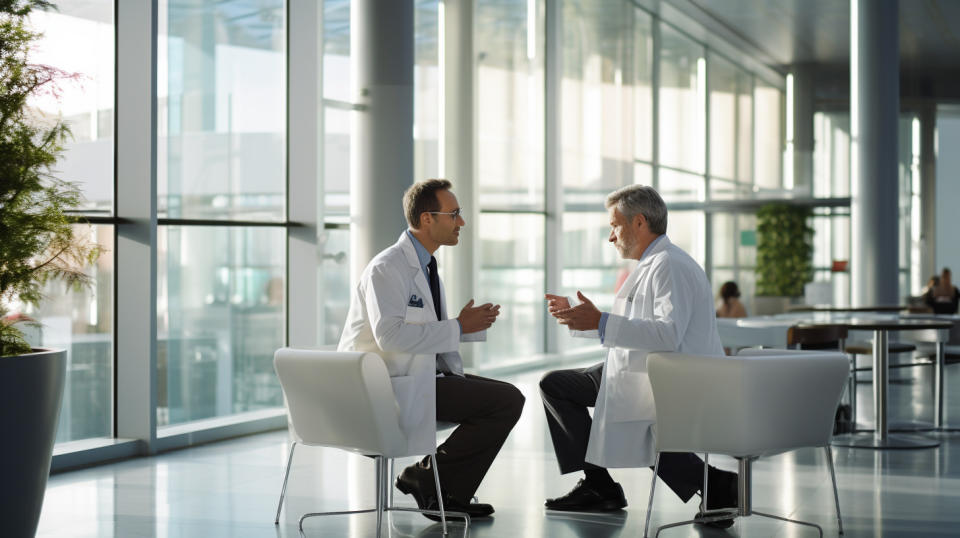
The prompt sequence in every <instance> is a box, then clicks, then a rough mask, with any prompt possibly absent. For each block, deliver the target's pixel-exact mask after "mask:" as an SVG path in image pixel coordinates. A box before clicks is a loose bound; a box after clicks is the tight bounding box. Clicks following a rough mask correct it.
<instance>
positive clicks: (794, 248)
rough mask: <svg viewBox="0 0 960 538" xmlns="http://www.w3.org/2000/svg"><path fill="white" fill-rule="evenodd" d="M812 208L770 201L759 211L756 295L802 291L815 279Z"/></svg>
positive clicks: (800, 293) (795, 294)
mask: <svg viewBox="0 0 960 538" xmlns="http://www.w3.org/2000/svg"><path fill="white" fill-rule="evenodd" d="M812 216H813V211H812V210H811V209H810V208H806V207H797V206H792V205H788V204H769V205H765V206H763V207H761V208H760V210H759V211H757V295H785V296H791V297H797V296H800V295H803V285H804V284H806V283H807V282H810V281H811V280H813V263H812V258H813V228H811V227H810V226H809V225H808V224H807V222H808V221H809V219H810V217H812Z"/></svg>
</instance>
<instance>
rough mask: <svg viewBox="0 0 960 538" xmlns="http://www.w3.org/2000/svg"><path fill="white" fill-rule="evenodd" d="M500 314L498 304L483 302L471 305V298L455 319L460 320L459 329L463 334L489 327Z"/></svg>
mask: <svg viewBox="0 0 960 538" xmlns="http://www.w3.org/2000/svg"><path fill="white" fill-rule="evenodd" d="M499 315H500V305H498V304H497V305H495V304H491V303H485V304H482V305H480V306H473V299H470V302H469V303H467V304H466V306H464V307H463V310H461V311H460V315H459V316H457V319H458V320H459V321H460V331H461V332H462V333H463V334H470V333H475V332H477V331H482V330H484V329H489V328H490V326H491V325H493V322H494V321H496V320H497V316H499Z"/></svg>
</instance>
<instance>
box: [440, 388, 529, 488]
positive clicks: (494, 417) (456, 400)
mask: <svg viewBox="0 0 960 538" xmlns="http://www.w3.org/2000/svg"><path fill="white" fill-rule="evenodd" d="M523 402H524V397H523V394H521V393H520V391H519V390H517V388H516V387H514V386H513V385H511V384H509V383H504V382H502V381H497V380H494V379H487V378H484V377H479V376H474V375H469V374H468V375H467V376H466V377H456V376H446V377H438V378H437V420H438V421H440V422H455V423H457V424H459V426H457V428H456V429H455V430H454V431H453V433H451V434H450V436H449V437H447V440H446V441H445V442H444V443H443V444H442V445H440V446H438V447H437V462H438V463H439V466H440V488H441V489H442V490H443V492H444V493H445V494H446V495H449V496H450V497H452V498H453V499H455V500H457V501H459V502H461V503H467V502H468V500H469V499H470V498H471V497H473V495H474V493H476V491H477V488H478V487H480V482H481V481H482V480H483V477H484V475H486V474H487V470H488V469H489V468H490V465H491V464H492V463H493V460H494V458H496V457H497V453H498V452H500V447H501V446H503V443H504V441H506V439H507V435H509V433H510V430H511V429H513V426H514V424H516V423H517V420H519V419H520V412H521V411H522V410H523ZM424 463H426V462H424Z"/></svg>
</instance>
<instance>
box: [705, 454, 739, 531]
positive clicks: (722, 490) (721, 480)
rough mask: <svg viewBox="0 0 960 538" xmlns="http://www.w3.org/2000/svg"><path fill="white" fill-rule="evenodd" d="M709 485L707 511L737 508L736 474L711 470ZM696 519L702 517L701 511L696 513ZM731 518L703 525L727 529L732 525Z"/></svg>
mask: <svg viewBox="0 0 960 538" xmlns="http://www.w3.org/2000/svg"><path fill="white" fill-rule="evenodd" d="M708 473H709V476H708V477H707V478H708V480H709V484H708V487H707V510H718V509H723V508H737V496H738V495H737V493H738V492H737V488H738V487H739V485H738V481H737V473H731V472H729V471H721V470H719V469H713V468H711V469H710V470H709V471H708ZM694 517H697V518H700V517H704V514H703V512H702V511H697V515H696V516H694ZM733 520H734V518H733V517H730V518H726V519H719V520H716V521H709V522H706V523H704V525H706V526H708V527H714V528H717V529H727V528H729V527H730V526H732V525H733Z"/></svg>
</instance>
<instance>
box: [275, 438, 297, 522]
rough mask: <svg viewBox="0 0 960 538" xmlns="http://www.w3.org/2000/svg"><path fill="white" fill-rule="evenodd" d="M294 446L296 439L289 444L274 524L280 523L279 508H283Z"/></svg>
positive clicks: (295, 445)
mask: <svg viewBox="0 0 960 538" xmlns="http://www.w3.org/2000/svg"><path fill="white" fill-rule="evenodd" d="M296 447H297V442H296V441H294V442H293V443H291V444H290V455H289V456H288V457H287V470H286V472H285V473H284V474H283V487H282V488H280V502H278V503H277V517H276V518H274V520H273V524H274V525H279V524H280V510H281V509H282V508H283V495H284V494H285V493H286V492H287V479H289V478H290V464H292V463H293V449H294V448H296Z"/></svg>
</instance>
